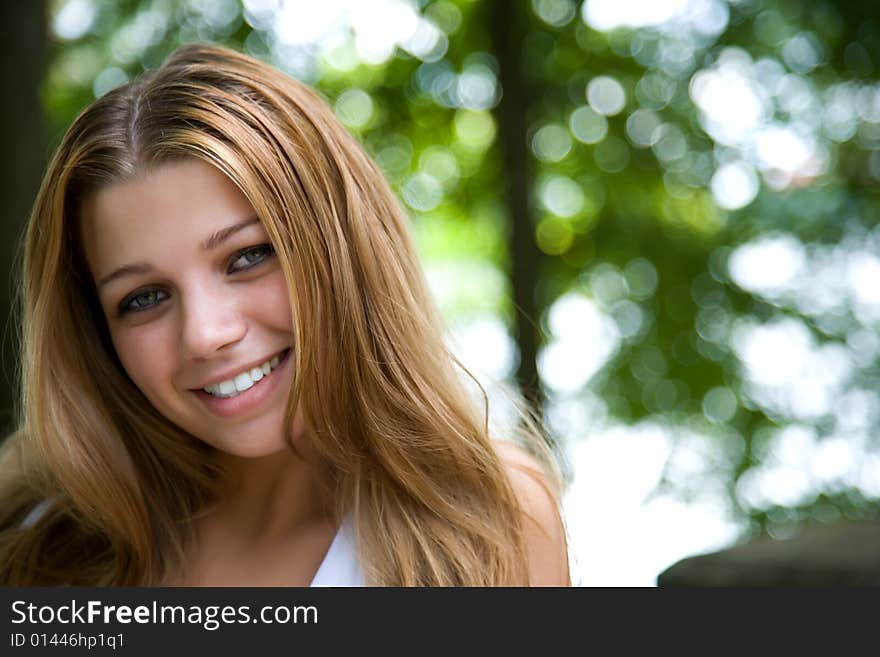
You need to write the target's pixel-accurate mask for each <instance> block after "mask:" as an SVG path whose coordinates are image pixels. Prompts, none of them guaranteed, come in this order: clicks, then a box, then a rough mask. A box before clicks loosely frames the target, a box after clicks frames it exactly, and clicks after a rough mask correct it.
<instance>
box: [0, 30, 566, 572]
mask: <svg viewBox="0 0 880 657" xmlns="http://www.w3.org/2000/svg"><path fill="white" fill-rule="evenodd" d="M23 262H24V268H23V281H22V309H23V327H22V377H23V383H22V397H21V408H20V409H19V410H20V425H19V429H18V431H17V432H16V433H15V434H14V435H13V436H11V437H10V438H8V439H7V440H6V442H5V444H4V447H3V455H2V461H0V582H2V583H4V584H8V585H42V584H75V585H126V586H130V585H148V586H149V585H195V586H211V585H222V586H236V585H251V586H258V585H272V586H284V585H291V586H307V585H309V584H313V585H321V584H328V585H378V586H449V585H452V586H461V585H463V586H472V585H475V586H485V585H489V586H493V585H499V586H505V585H526V584H529V585H554V586H561V585H567V584H569V575H568V561H567V551H566V541H565V532H564V528H563V524H562V520H561V516H560V513H559V504H558V500H559V488H558V486H557V484H556V482H557V481H558V479H557V478H555V477H554V475H553V469H552V468H548V467H545V466H546V463H547V461H546V459H545V460H544V461H541V460H540V459H536V458H535V457H534V456H532V455H528V454H527V452H526V451H525V450H523V449H521V448H519V447H516V446H514V444H513V443H512V442H509V441H498V440H494V439H493V438H494V437H490V435H489V431H488V428H487V422H486V418H485V417H484V413H483V412H482V409H478V408H475V407H474V405H473V404H472V401H471V399H470V397H469V395H468V393H467V391H466V389H465V388H464V387H463V384H462V382H461V379H460V377H459V372H458V370H457V369H456V363H455V362H454V359H453V358H452V357H451V356H450V354H449V353H448V350H447V348H446V347H445V346H444V341H443V336H442V332H441V329H440V326H441V323H440V321H439V318H438V316H437V314H436V312H435V310H434V308H433V305H432V302H431V299H430V296H429V292H428V290H427V289H426V286H425V282H424V280H423V276H422V273H421V270H420V267H419V263H418V261H417V259H416V256H415V254H414V250H413V247H412V244H411V241H410V237H409V235H408V228H407V220H406V218H405V216H404V214H403V212H402V211H401V209H400V208H399V206H398V204H397V202H396V200H395V199H394V197H393V195H392V193H391V191H390V189H389V187H388V185H387V183H386V182H385V181H384V179H383V177H382V175H381V174H380V172H379V171H378V169H377V168H376V166H375V165H374V164H373V163H372V162H371V161H370V159H369V158H368V157H367V156H366V155H365V154H364V152H363V150H362V149H361V148H360V147H359V146H358V144H357V143H356V142H355V140H354V139H353V138H352V137H351V136H350V135H349V134H348V133H347V132H346V130H345V129H344V128H343V127H342V126H341V125H340V124H339V123H338V122H337V121H336V119H335V118H334V116H333V113H332V112H331V111H330V110H329V108H328V107H327V106H326V104H325V103H324V102H323V101H321V100H320V99H319V98H318V97H317V96H316V95H315V94H314V93H313V92H312V91H310V90H309V89H308V88H306V87H304V86H303V85H301V84H299V83H297V82H296V81H294V80H293V79H291V78H289V77H287V76H285V75H283V74H281V73H280V72H278V71H276V70H275V69H273V68H271V67H270V66H268V65H266V64H264V63H262V62H260V61H258V60H255V59H252V58H250V57H247V56H244V55H241V54H238V53H235V52H233V51H230V50H227V49H223V48H220V47H215V46H206V45H192V46H185V47H182V48H180V49H179V50H178V51H177V52H175V53H174V54H173V55H172V56H171V57H170V58H169V59H168V61H167V62H166V63H165V65H164V66H163V67H162V68H161V69H159V70H158V71H155V72H151V73H148V74H145V75H144V76H143V77H141V78H140V79H139V80H137V81H135V82H133V83H131V84H128V85H126V86H124V87H121V88H119V89H116V90H114V91H111V92H110V93H108V94H106V95H105V96H103V97H102V98H101V99H99V100H98V101H96V102H95V103H94V104H93V105H91V106H90V107H88V108H87V109H86V110H85V111H84V112H83V113H82V114H81V115H80V116H79V117H78V118H77V120H76V121H75V122H74V124H73V125H72V126H71V128H70V129H69V131H68V132H67V134H66V135H65V137H64V139H63V141H62V143H61V145H60V147H59V149H58V152H57V153H56V155H55V157H54V159H53V161H52V163H51V164H50V166H49V169H48V171H47V173H46V176H45V179H44V181H43V185H42V187H41V189H40V192H39V195H38V198H37V200H36V204H35V208H34V212H33V215H32V217H31V220H30V223H29V225H28V229H27V233H26V237H25V249H24V261H23ZM525 433H527V434H529V435H531V436H532V439H531V440H530V442H528V441H527V444H531V445H532V446H535V447H536V448H539V447H540V445H541V444H542V443H541V442H540V439H539V438H538V437H537V434H536V432H531V433H529V432H525ZM521 442H522V441H521ZM535 454H540V449H538V451H536V452H535ZM539 464H540V465H539Z"/></svg>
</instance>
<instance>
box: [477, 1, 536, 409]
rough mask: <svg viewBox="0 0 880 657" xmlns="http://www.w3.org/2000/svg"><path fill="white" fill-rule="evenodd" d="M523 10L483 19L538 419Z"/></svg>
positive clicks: (522, 378)
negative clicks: (494, 64)
mask: <svg viewBox="0 0 880 657" xmlns="http://www.w3.org/2000/svg"><path fill="white" fill-rule="evenodd" d="M527 11H528V9H527V5H526V3H523V2H507V0H493V2H492V3H491V5H490V7H489V13H488V17H487V18H488V25H489V29H490V30H491V37H492V48H493V54H494V55H495V57H496V58H497V59H498V68H499V73H498V78H499V82H500V83H501V102H500V103H499V104H498V110H497V113H496V116H497V118H498V142H499V147H500V149H501V153H502V157H503V163H504V166H503V168H502V171H503V172H504V175H506V180H505V181H504V183H505V184H506V189H505V190H504V194H505V198H506V199H507V208H508V212H509V214H510V222H511V225H510V244H509V248H510V255H511V260H512V262H511V271H510V276H511V287H512V288H513V302H514V306H515V310H516V333H517V342H518V346H519V355H520V362H519V369H518V370H517V374H516V378H517V383H518V384H519V387H520V390H521V391H522V393H523V395H524V397H525V398H526V400H527V401H528V402H529V403H530V404H531V406H532V408H533V409H534V410H535V412H536V413H537V414H538V416H539V417H540V415H541V400H542V396H541V385H540V380H539V378H538V367H537V355H538V346H539V337H540V334H539V313H540V309H539V308H538V307H537V300H536V290H537V286H538V276H539V271H540V268H541V260H542V256H541V252H540V251H539V250H538V247H537V245H536V244H535V239H534V232H535V231H534V224H533V221H532V216H531V208H530V205H529V190H530V189H531V186H532V177H531V167H530V166H529V165H530V158H529V146H528V140H527V137H528V118H527V112H528V107H529V105H530V101H531V94H530V90H529V85H528V81H527V80H526V78H525V75H524V73H523V67H522V61H521V52H522V43H523V41H524V39H525V37H526V35H527V34H528V13H527Z"/></svg>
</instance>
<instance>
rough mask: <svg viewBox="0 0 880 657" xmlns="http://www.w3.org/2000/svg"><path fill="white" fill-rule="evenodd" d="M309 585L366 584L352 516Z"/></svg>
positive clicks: (31, 516) (31, 517)
mask: <svg viewBox="0 0 880 657" xmlns="http://www.w3.org/2000/svg"><path fill="white" fill-rule="evenodd" d="M48 507H49V501H48V500H44V501H42V502H40V503H39V504H38V505H37V506H35V507H34V508H33V509H31V512H30V513H28V515H27V517H26V518H25V519H24V521H23V522H22V523H21V526H22V529H27V528H28V527H31V526H32V525H33V524H34V523H35V522H37V520H38V519H39V518H40V516H41V515H43V513H45V511H46V509H47V508H48ZM309 586H315V587H318V586H338V587H347V586H366V584H365V583H364V576H363V574H362V573H361V567H360V563H359V562H358V555H357V548H356V547H355V539H354V528H353V527H352V525H351V518H350V517H347V518H346V519H345V520H344V521H343V522H342V524H341V525H340V526H339V529H338V530H337V531H336V536H334V537H333V542H332V543H331V544H330V549H328V550H327V554H325V555H324V560H323V561H322V562H321V565H320V566H318V571H317V572H316V573H315V576H314V577H313V578H312V583H311V584H309Z"/></svg>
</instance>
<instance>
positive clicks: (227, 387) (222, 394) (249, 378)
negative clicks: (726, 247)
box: [201, 347, 290, 399]
mask: <svg viewBox="0 0 880 657" xmlns="http://www.w3.org/2000/svg"><path fill="white" fill-rule="evenodd" d="M289 353H290V348H289V347H288V348H287V349H285V350H284V351H282V352H281V353H280V354H278V355H276V356H273V357H272V358H270V359H269V360H267V361H266V362H265V363H262V364H260V365H257V366H255V367H252V368H251V369H249V370H245V371H243V372H241V373H239V374H237V375H236V376H234V377H232V378H231V379H227V380H226V381H221V382H220V383H216V384H214V385H212V386H208V387H207V388H201V390H202V391H203V392H206V393H208V394H209V395H212V396H213V397H219V398H220V399H228V398H231V397H237V396H238V395H240V394H242V393H243V392H246V391H247V390H250V389H251V388H253V387H254V386H255V385H257V384H258V383H259V382H260V381H262V380H263V379H264V378H265V377H267V376H269V375H270V374H271V373H272V372H273V371H275V370H276V369H277V368H278V367H279V366H280V365H281V363H283V362H284V359H285V358H287V355H288V354H289Z"/></svg>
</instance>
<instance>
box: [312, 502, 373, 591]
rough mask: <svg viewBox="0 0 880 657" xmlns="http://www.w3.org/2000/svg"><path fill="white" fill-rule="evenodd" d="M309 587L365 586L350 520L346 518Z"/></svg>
mask: <svg viewBox="0 0 880 657" xmlns="http://www.w3.org/2000/svg"><path fill="white" fill-rule="evenodd" d="M309 586H316V587H317V586H366V584H364V576H363V574H362V573H361V567H360V564H359V562H358V555H357V548H356V547H355V540H354V528H353V527H352V526H351V518H346V519H345V520H344V521H343V523H342V525H340V527H339V530H338V531H337V532H336V536H334V537H333V542H332V543H331V544H330V549H329V550H327V554H326V555H324V561H322V562H321V565H320V566H319V567H318V572H316V573H315V576H314V578H312V583H311V584H310V585H309Z"/></svg>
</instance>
